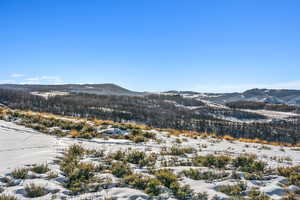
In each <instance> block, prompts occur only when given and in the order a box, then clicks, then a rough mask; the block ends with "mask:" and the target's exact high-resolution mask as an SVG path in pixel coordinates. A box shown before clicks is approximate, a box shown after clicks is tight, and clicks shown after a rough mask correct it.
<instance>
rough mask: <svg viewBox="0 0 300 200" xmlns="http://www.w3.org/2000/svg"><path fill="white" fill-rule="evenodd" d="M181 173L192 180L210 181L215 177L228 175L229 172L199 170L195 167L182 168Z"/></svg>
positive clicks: (220, 177) (219, 177)
mask: <svg viewBox="0 0 300 200" xmlns="http://www.w3.org/2000/svg"><path fill="white" fill-rule="evenodd" d="M183 174H184V175H185V176H186V177H188V178H191V179H193V180H210V181H213V180H216V179H222V178H225V177H228V176H229V173H226V172H219V173H217V172H213V171H205V172H201V171H200V170H197V169H189V170H184V171H183Z"/></svg>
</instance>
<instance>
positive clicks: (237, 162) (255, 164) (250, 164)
mask: <svg viewBox="0 0 300 200" xmlns="http://www.w3.org/2000/svg"><path fill="white" fill-rule="evenodd" d="M233 166H235V167H236V168H240V170H241V171H243V172H249V173H252V172H262V171H264V169H265V167H266V163H264V162H262V161H257V160H255V157H254V156H251V155H241V156H238V157H237V158H235V159H234V160H233Z"/></svg>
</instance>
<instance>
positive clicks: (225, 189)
mask: <svg viewBox="0 0 300 200" xmlns="http://www.w3.org/2000/svg"><path fill="white" fill-rule="evenodd" d="M246 189H247V185H246V184H245V183H243V182H239V183H238V184H236V185H222V186H219V187H218V188H217V190H218V191H219V192H222V193H224V194H227V195H228V196H241V195H242V193H243V192H244V191H246Z"/></svg>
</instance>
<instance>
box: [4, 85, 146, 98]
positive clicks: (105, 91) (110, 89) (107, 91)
mask: <svg viewBox="0 0 300 200" xmlns="http://www.w3.org/2000/svg"><path fill="white" fill-rule="evenodd" d="M0 88H2V89H17V90H26V91H30V92H52V91H60V92H70V93H87V94H97V95H123V96H141V95H143V94H144V93H142V92H134V91H131V90H128V89H125V88H123V87H120V86H118V85H115V84H111V83H106V84H65V85H19V84H2V85H0Z"/></svg>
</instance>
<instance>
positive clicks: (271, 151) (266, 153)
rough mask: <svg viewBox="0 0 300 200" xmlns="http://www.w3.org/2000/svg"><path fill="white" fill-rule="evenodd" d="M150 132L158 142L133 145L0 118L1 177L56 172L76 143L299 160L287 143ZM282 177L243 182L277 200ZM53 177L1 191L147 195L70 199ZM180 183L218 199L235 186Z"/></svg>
mask: <svg viewBox="0 0 300 200" xmlns="http://www.w3.org/2000/svg"><path fill="white" fill-rule="evenodd" d="M152 132H155V133H156V134H157V138H158V139H161V140H162V142H161V143H157V142H156V141H152V140H151V141H149V142H147V143H138V144H135V143H133V142H132V141H129V140H124V139H111V138H109V139H101V138H94V139H74V138H71V137H55V136H50V135H45V134H42V133H39V132H37V131H34V130H32V129H29V128H25V127H23V126H19V125H16V124H14V123H11V122H5V121H0V177H1V176H2V177H3V176H5V175H6V174H7V173H9V172H11V171H12V170H14V169H16V168H21V167H24V166H25V167H26V166H29V165H32V164H41V163H49V164H50V167H51V170H52V171H54V172H59V171H58V168H57V166H56V165H53V161H54V160H55V158H56V157H57V156H60V155H61V152H62V150H63V149H66V148H67V147H68V146H69V145H71V144H74V143H77V144H80V145H82V146H83V147H84V148H88V149H96V150H103V151H105V152H108V154H109V153H110V152H115V151H117V150H120V149H122V150H126V149H128V148H131V149H134V150H140V151H144V152H156V153H159V152H160V151H161V149H162V147H167V148H168V147H171V146H174V145H175V144H176V145H178V146H181V147H193V148H195V149H197V150H198V153H197V154H199V155H208V154H220V155H221V154H223V155H224V154H226V155H230V156H237V155H240V154H245V153H248V154H255V155H257V156H258V159H259V160H263V161H265V162H267V164H268V166H269V167H274V168H275V167H278V166H293V165H299V164H300V153H299V152H298V151H294V150H293V148H289V147H279V146H271V145H262V144H254V143H244V142H238V141H226V140H220V139H215V138H210V137H208V138H205V139H204V138H202V139H200V138H197V139H194V138H187V137H184V136H179V137H177V136H168V134H167V133H166V132H159V131H157V130H152ZM178 138H180V139H181V141H182V143H181V144H177V143H176V139H178ZM263 147H264V148H263ZM266 147H267V148H266ZM274 158H277V159H281V162H278V160H275V159H274ZM287 158H288V159H287ZM189 168H191V167H173V168H172V169H174V170H175V172H176V173H178V172H181V171H183V170H186V169H189ZM199 169H205V168H199ZM206 170H207V168H206ZM212 170H213V169H212ZM101 176H108V177H111V176H112V175H111V174H101ZM61 178H62V177H60V179H61ZM112 178H113V177H112ZM284 179H285V178H283V177H275V178H273V179H270V180H267V181H264V182H263V185H260V182H259V181H256V182H255V181H246V182H247V184H248V186H256V187H259V188H260V190H261V191H262V192H265V193H266V194H268V195H270V196H271V198H272V199H281V198H282V196H283V193H284V190H283V188H282V187H281V186H280V184H279V183H281V182H283V181H284ZM57 180H59V179H57ZM57 180H51V181H48V180H45V179H43V176H41V177H39V178H36V179H30V180H24V181H19V182H18V183H19V184H18V185H16V186H13V187H8V188H7V189H6V190H5V193H7V194H14V195H16V196H17V197H18V198H20V199H27V198H26V197H25V196H24V186H26V185H27V184H29V183H35V184H39V185H43V186H45V187H46V188H47V190H48V191H56V190H59V192H58V193H57V194H56V195H57V196H58V197H66V198H67V199H74V200H79V199H84V198H91V199H95V198H110V197H116V198H117V199H120V200H123V199H124V200H125V199H148V196H147V195H146V194H145V193H144V192H142V191H139V190H135V189H131V188H127V187H121V188H119V187H118V188H117V187H112V188H109V189H105V190H101V191H99V192H96V193H87V194H83V195H79V196H76V197H72V198H71V197H69V196H68V195H67V192H68V191H67V190H66V189H65V188H63V187H62V185H61V184H60V183H59V181H57ZM181 183H183V184H188V185H190V186H191V188H192V189H193V190H194V191H195V192H207V193H208V195H209V197H210V198H212V197H213V196H215V195H217V196H219V197H220V198H227V195H225V194H223V193H221V192H218V191H216V187H217V186H219V185H224V184H233V183H236V182H235V181H233V180H225V181H214V182H210V183H208V182H205V181H204V180H199V181H196V180H191V179H189V178H185V177H184V178H182V180H181ZM0 186H1V182H0ZM293 189H294V190H295V187H292V188H290V190H291V191H292V190H293ZM296 189H297V188H296ZM51 197H52V193H51V192H50V193H49V194H48V195H46V196H43V197H41V198H38V199H41V200H46V199H50V198H51ZM168 199H171V198H168Z"/></svg>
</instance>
